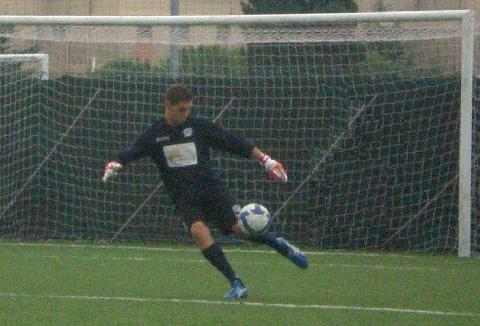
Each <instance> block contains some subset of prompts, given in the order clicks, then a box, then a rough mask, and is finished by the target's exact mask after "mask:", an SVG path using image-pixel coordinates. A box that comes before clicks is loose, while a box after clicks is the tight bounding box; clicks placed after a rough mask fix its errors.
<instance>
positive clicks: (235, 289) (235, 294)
mask: <svg viewBox="0 0 480 326" xmlns="http://www.w3.org/2000/svg"><path fill="white" fill-rule="evenodd" d="M246 297H248V289H247V287H246V286H245V285H244V284H243V282H242V280H241V279H239V278H236V279H235V280H233V282H232V288H231V289H230V291H228V293H227V294H225V299H229V300H236V299H245V298H246Z"/></svg>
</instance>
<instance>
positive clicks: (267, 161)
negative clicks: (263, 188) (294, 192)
mask: <svg viewBox="0 0 480 326" xmlns="http://www.w3.org/2000/svg"><path fill="white" fill-rule="evenodd" d="M260 163H262V164H263V165H264V166H265V169H266V170H267V172H268V174H269V175H270V178H271V179H272V180H275V181H283V182H287V181H288V176H287V171H286V170H285V168H284V167H283V165H282V164H281V163H280V162H277V161H275V160H272V159H271V158H270V156H268V155H266V154H263V155H262V156H261V157H260Z"/></svg>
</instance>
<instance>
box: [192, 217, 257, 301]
mask: <svg viewBox="0 0 480 326" xmlns="http://www.w3.org/2000/svg"><path fill="white" fill-rule="evenodd" d="M190 234H191V235H192V238H193V239H194V240H195V242H196V243H197V245H198V247H199V248H200V250H201V251H202V254H203V256H204V257H205V258H206V259H207V260H208V261H209V262H210V263H211V264H212V265H213V266H215V268H216V269H217V270H219V271H220V272H221V273H222V274H223V276H225V278H227V279H228V280H229V281H230V285H231V289H230V291H229V292H228V293H227V294H226V295H225V298H227V299H241V298H246V297H247V296H248V290H247V288H246V287H245V285H244V284H243V282H242V280H241V279H240V278H239V277H238V276H237V275H236V274H235V272H234V270H233V268H232V266H231V265H230V263H229V262H228V260H227V258H226V257H225V254H224V252H223V250H222V248H221V247H220V246H219V245H218V244H217V243H216V242H215V241H214V240H213V238H212V235H211V233H210V229H209V228H208V226H207V225H205V223H204V222H203V221H201V220H197V221H195V222H194V223H192V225H191V226H190Z"/></svg>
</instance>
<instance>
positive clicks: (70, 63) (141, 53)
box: [0, 0, 480, 73]
mask: <svg viewBox="0 0 480 326" xmlns="http://www.w3.org/2000/svg"><path fill="white" fill-rule="evenodd" d="M241 2H242V1H241V0H202V1H198V0H0V14H1V15H107V16H108V15H170V14H172V13H174V14H179V15H232V14H234V15H237V14H242V10H241ZM357 4H358V6H359V11H361V12H368V11H396V10H401V11H404V10H408V11H416V10H441V9H476V16H477V17H476V18H477V21H480V16H479V15H480V0H357ZM11 42H12V44H14V46H17V47H18V48H22V46H23V47H25V45H26V44H25V42H18V41H17V40H11ZM40 47H41V50H40V51H41V52H44V53H48V54H49V55H50V58H51V60H50V62H51V67H52V72H58V73H61V72H65V71H69V72H78V73H81V72H88V71H91V70H93V69H97V68H98V67H100V66H102V65H103V64H104V63H106V62H108V61H110V60H112V59H115V58H120V57H128V58H137V59H139V60H145V61H149V62H152V63H155V62H156V60H158V59H159V58H165V57H166V56H168V55H170V47H169V45H168V44H151V43H148V42H138V43H135V41H133V42H130V44H116V43H109V44H101V43H80V42H54V41H48V42H46V41H42V42H40ZM424 48H425V49H428V48H429V47H428V46H426V47H424ZM436 48H438V47H436ZM446 48H447V47H446ZM413 50H416V51H419V49H413ZM420 51H428V50H422V49H420ZM418 57H423V58H425V57H427V58H428V57H429V56H428V55H425V54H422V55H418ZM437 57H442V55H440V56H438V55H437ZM449 60H450V59H449ZM459 60H460V58H458V59H455V61H456V63H457V66H458V63H459ZM419 64H421V62H420V63H419Z"/></svg>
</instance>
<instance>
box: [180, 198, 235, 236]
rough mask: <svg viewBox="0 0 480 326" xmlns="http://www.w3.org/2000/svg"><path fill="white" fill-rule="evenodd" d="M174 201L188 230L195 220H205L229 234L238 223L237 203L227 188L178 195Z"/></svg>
mask: <svg viewBox="0 0 480 326" xmlns="http://www.w3.org/2000/svg"><path fill="white" fill-rule="evenodd" d="M174 203H175V206H176V207H177V210H178V211H179V212H180V215H181V216H182V219H183V222H184V223H185V225H186V226H187V228H188V230H190V226H191V225H192V224H193V223H194V222H196V221H204V222H206V223H207V224H208V225H212V224H213V225H214V226H215V227H216V228H217V229H218V230H219V231H221V232H222V233H224V234H228V233H230V232H231V229H232V226H234V225H235V224H237V215H236V213H235V210H236V209H235V207H234V206H235V203H234V201H233V198H232V196H231V195H230V193H229V192H228V191H227V190H226V189H223V190H222V189H213V190H212V189H208V190H206V191H203V192H200V193H198V194H196V195H194V196H192V195H191V196H181V197H180V198H178V197H177V198H176V200H174Z"/></svg>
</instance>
